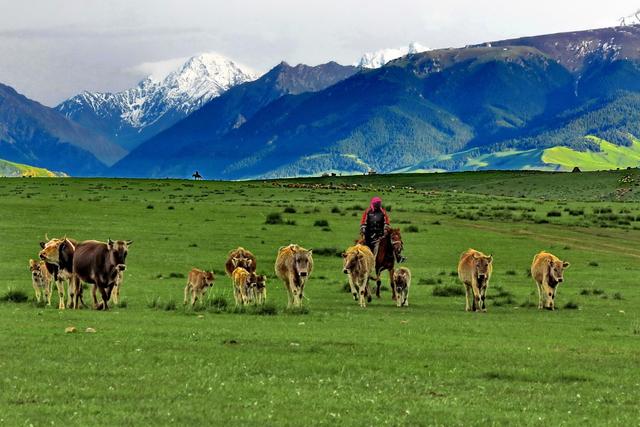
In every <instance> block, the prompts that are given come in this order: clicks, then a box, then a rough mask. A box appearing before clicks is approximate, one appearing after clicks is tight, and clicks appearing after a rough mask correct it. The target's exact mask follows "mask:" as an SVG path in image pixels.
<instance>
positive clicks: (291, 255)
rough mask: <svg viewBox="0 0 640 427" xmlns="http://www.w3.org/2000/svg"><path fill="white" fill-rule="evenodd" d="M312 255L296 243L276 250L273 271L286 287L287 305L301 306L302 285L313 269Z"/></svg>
mask: <svg viewBox="0 0 640 427" xmlns="http://www.w3.org/2000/svg"><path fill="white" fill-rule="evenodd" d="M312 255H313V254H312V251H310V250H306V249H305V248H303V247H302V246H299V245H296V244H291V245H289V246H283V247H281V248H280V249H279V250H278V257H277V258H276V263H275V271H276V275H277V276H278V277H279V278H280V279H281V280H282V282H283V283H284V286H285V288H286V289H287V296H288V300H289V301H288V304H287V307H292V306H293V307H300V306H302V299H303V298H304V285H305V283H306V282H307V280H308V279H309V276H311V272H312V271H313V256H312Z"/></svg>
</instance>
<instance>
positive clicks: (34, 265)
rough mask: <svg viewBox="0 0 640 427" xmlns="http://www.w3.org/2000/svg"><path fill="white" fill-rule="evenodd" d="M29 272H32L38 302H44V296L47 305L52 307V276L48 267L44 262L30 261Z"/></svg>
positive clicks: (32, 281)
mask: <svg viewBox="0 0 640 427" xmlns="http://www.w3.org/2000/svg"><path fill="white" fill-rule="evenodd" d="M29 270H30V271H31V284H32V285H33V290H34V291H35V293H36V301H38V302H40V301H42V297H43V296H44V297H45V298H46V300H47V305H51V275H50V274H49V271H48V270H47V265H46V264H45V262H44V261H40V262H38V261H36V260H34V259H30V260H29Z"/></svg>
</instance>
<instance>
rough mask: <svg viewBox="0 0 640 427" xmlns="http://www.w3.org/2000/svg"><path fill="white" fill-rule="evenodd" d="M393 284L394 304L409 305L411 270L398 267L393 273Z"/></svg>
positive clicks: (399, 305)
mask: <svg viewBox="0 0 640 427" xmlns="http://www.w3.org/2000/svg"><path fill="white" fill-rule="evenodd" d="M393 285H394V286H395V287H396V305H397V306H398V307H408V306H409V288H410V287H411V270H409V269H408V268H407V267H400V268H399V269H398V270H396V271H395V273H394V275H393Z"/></svg>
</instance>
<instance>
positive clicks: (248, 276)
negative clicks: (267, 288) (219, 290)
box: [231, 267, 256, 305]
mask: <svg viewBox="0 0 640 427" xmlns="http://www.w3.org/2000/svg"><path fill="white" fill-rule="evenodd" d="M255 277H256V275H255V273H249V272H248V271H247V270H246V269H244V268H242V267H238V268H236V269H235V270H233V273H231V280H233V298H234V299H235V300H236V305H245V304H247V303H248V302H249V298H250V294H251V287H252V283H254V282H255Z"/></svg>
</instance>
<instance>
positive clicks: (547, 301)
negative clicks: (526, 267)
mask: <svg viewBox="0 0 640 427" xmlns="http://www.w3.org/2000/svg"><path fill="white" fill-rule="evenodd" d="M569 265H570V264H569V263H568V262H566V261H561V260H560V259H559V258H558V257H557V256H555V255H553V254H550V253H549V252H545V251H542V252H540V253H539V254H537V255H536V256H535V257H533V262H532V263H531V277H533V280H535V282H536V286H537V287H538V308H539V309H541V308H543V306H544V308H546V309H547V310H554V309H555V298H556V289H557V287H558V285H559V284H560V283H562V282H564V269H565V268H568V267H569Z"/></svg>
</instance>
